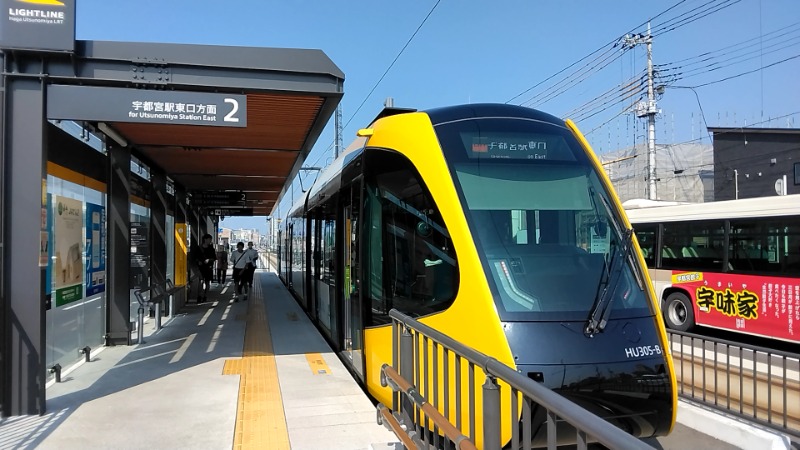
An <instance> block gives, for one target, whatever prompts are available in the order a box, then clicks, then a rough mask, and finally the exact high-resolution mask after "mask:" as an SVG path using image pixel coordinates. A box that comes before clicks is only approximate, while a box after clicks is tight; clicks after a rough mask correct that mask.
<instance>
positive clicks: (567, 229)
mask: <svg viewBox="0 0 800 450" xmlns="http://www.w3.org/2000/svg"><path fill="white" fill-rule="evenodd" d="M437 134H438V136H439V139H440V141H441V142H442V144H443V147H444V148H445V152H447V153H448V154H447V156H448V161H449V162H450V164H451V171H452V173H453V175H454V180H455V185H456V189H457V190H458V191H459V196H460V198H461V201H462V205H463V206H464V210H465V214H466V216H467V221H468V223H469V225H470V228H471V231H472V236H473V238H474V240H475V243H476V248H477V250H478V252H479V255H480V257H481V259H482V263H483V266H484V270H485V273H486V275H487V279H488V281H489V284H490V286H491V287H492V289H493V291H494V297H495V303H496V305H497V308H498V311H499V312H500V314H501V318H502V319H503V320H508V321H513V320H553V321H563V320H576V321H581V320H587V316H588V315H589V314H590V313H592V310H593V309H595V308H596V306H597V305H596V304H597V302H598V299H599V298H601V294H602V291H603V290H604V289H607V290H609V292H608V293H607V295H605V296H602V297H603V298H604V302H605V303H606V304H607V305H610V310H609V313H610V318H611V319H614V318H623V317H626V318H630V317H641V316H645V315H652V311H651V309H650V308H649V306H648V302H647V298H646V294H645V292H644V290H643V288H642V282H641V279H640V277H638V276H637V274H641V271H639V272H635V271H634V270H635V268H634V266H633V264H632V262H633V259H632V258H630V257H629V255H627V254H626V255H624V256H622V258H623V259H624V262H621V263H620V264H616V263H615V264H614V265H615V266H617V269H615V274H614V275H615V276H614V277H610V274H611V264H612V260H613V256H614V255H615V254H618V253H619V252H618V250H619V249H621V248H623V247H622V245H623V240H624V239H625V238H624V235H625V234H624V232H625V231H626V230H624V226H623V224H622V222H621V221H620V219H619V217H617V216H616V213H614V212H613V211H612V209H611V208H610V207H609V205H610V204H611V202H610V201H609V198H608V195H607V193H606V191H605V188H604V186H603V184H602V182H601V181H600V179H599V178H598V176H597V174H596V173H595V171H594V169H593V166H592V165H591V163H590V161H589V159H588V157H587V156H586V154H585V153H584V151H583V149H582V147H580V144H579V143H578V142H577V141H576V140H575V139H574V137H573V136H572V134H571V132H570V131H569V130H567V129H565V128H563V127H562V128H559V127H557V126H554V125H552V124H544V123H541V122H536V121H530V120H500V119H476V120H469V121H459V122H455V123H451V124H447V125H442V126H439V127H438V128H437ZM504 136H507V137H504ZM526 142H527V143H530V144H534V146H535V147H537V150H536V151H535V152H534V153H532V154H528V155H524V157H519V155H518V154H511V156H509V157H505V156H506V154H508V153H510V152H512V151H519V150H510V148H512V144H513V147H515V148H517V149H519V147H520V145H522V144H523V143H526ZM447 143H452V144H453V145H452V146H448V145H447ZM537 143H539V144H537ZM484 145H485V147H484ZM498 146H499V147H500V150H499V152H498V153H495V156H498V157H494V158H493V157H487V156H486V154H487V153H488V154H489V155H491V154H492V152H493V151H496V148H497V147H498ZM528 148H530V147H528ZM503 150H505V153H502V151H503ZM476 153H477V155H476ZM531 155H536V156H534V157H530V156H531ZM459 156H461V157H460V158H459ZM510 160H512V161H510ZM513 160H516V161H513ZM626 253H627V252H626ZM610 279H612V280H613V281H614V286H609V285H608V284H609V280H610Z"/></svg>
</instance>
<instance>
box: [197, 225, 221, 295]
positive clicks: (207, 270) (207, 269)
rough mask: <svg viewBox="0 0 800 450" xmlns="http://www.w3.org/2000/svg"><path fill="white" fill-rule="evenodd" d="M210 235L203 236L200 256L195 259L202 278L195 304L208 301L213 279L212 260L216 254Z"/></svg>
mask: <svg viewBox="0 0 800 450" xmlns="http://www.w3.org/2000/svg"><path fill="white" fill-rule="evenodd" d="M211 239H212V237H211V235H210V234H206V235H204V236H203V244H202V245H201V246H200V256H199V257H198V258H197V265H198V266H199V269H200V275H201V276H202V286H201V288H200V293H199V294H198V297H197V303H200V302H201V301H206V300H208V289H209V287H211V279H212V278H213V277H214V272H213V270H214V269H213V268H214V260H215V259H216V253H214V246H213V245H212V244H211Z"/></svg>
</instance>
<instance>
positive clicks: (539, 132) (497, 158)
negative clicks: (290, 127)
mask: <svg viewBox="0 0 800 450" xmlns="http://www.w3.org/2000/svg"><path fill="white" fill-rule="evenodd" d="M358 136H359V137H358V139H356V141H355V142H354V143H353V144H352V145H351V146H350V147H348V149H347V150H346V151H345V152H343V154H342V155H341V156H340V157H339V158H337V160H336V161H334V163H333V164H332V165H331V166H330V167H329V168H328V169H327V170H326V171H325V172H323V173H321V174H320V176H319V177H318V178H317V180H316V181H315V183H314V185H313V186H312V187H311V188H310V189H309V191H308V192H307V193H306V194H305V195H304V196H303V198H302V199H300V200H299V201H298V202H297V203H296V204H295V206H294V207H293V208H292V209H291V211H290V212H289V214H288V216H287V217H286V218H285V219H284V220H283V223H282V224H281V225H282V230H281V239H280V241H281V243H280V246H281V248H280V251H279V254H280V261H279V275H280V277H281V279H282V280H283V281H284V283H286V284H287V286H289V288H290V289H291V290H292V291H293V293H294V294H295V296H296V297H297V299H298V301H299V302H300V303H301V305H302V306H303V308H305V310H306V311H307V312H308V314H309V316H310V317H311V319H312V320H313V321H314V322H315V324H316V325H317V326H318V327H319V329H320V330H321V331H322V333H323V334H324V335H325V336H326V337H327V338H328V340H329V342H330V343H331V344H332V345H333V347H334V349H335V350H336V351H338V352H339V353H340V355H341V356H342V359H343V360H344V362H345V364H347V365H348V368H349V369H350V370H351V371H352V373H353V374H354V375H355V376H356V377H357V378H358V379H359V380H360V382H362V383H363V385H364V386H365V387H366V388H367V390H368V391H369V393H370V394H371V395H372V396H373V397H375V398H376V399H377V400H379V401H381V402H383V403H385V404H391V392H390V390H389V389H388V388H382V387H381V385H380V378H379V377H380V367H381V365H382V364H383V363H387V362H391V360H392V357H391V339H392V337H391V329H390V328H391V326H390V323H391V320H390V319H389V316H388V313H389V311H390V310H391V309H393V308H395V309H397V310H399V311H401V312H403V313H404V314H407V315H410V316H412V317H416V318H418V319H419V320H421V321H422V322H424V323H425V324H427V325H429V326H431V327H433V328H435V329H437V330H439V331H441V332H443V333H445V334H447V335H449V336H451V337H452V338H454V339H456V340H457V341H460V342H462V343H464V344H465V345H467V346H470V347H472V348H474V349H476V350H478V351H480V352H483V353H486V354H488V355H491V356H492V357H494V358H496V359H497V360H498V361H501V362H503V363H505V364H507V365H509V366H511V367H513V368H516V369H517V370H519V371H520V372H521V373H525V374H528V375H529V376H530V377H531V378H533V379H535V380H537V381H539V382H541V383H543V384H545V385H546V386H547V387H549V388H551V389H553V390H554V391H556V392H558V393H559V394H561V395H563V396H565V397H567V398H569V399H571V400H573V401H575V402H577V403H578V404H580V405H582V406H583V407H585V408H587V409H588V410H590V411H592V412H594V413H596V414H598V415H600V416H602V417H605V418H606V419H607V420H609V421H611V422H612V423H615V424H616V425H617V426H619V427H621V428H623V429H624V430H626V431H628V432H630V433H631V434H634V435H636V436H640V437H648V436H658V435H664V434H667V433H668V432H669V431H670V430H671V428H672V425H673V423H674V421H675V412H676V408H677V405H676V401H677V397H676V389H675V378H674V372H673V368H672V362H671V359H670V358H669V357H668V355H667V352H668V344H667V340H666V333H665V331H664V325H663V321H662V319H661V317H660V314H659V307H658V304H657V301H656V299H655V297H654V295H653V289H652V286H651V283H650V280H649V278H648V275H647V271H646V270H645V265H644V261H643V260H642V259H641V257H640V252H639V247H638V244H637V242H636V239H635V237H634V236H633V233H632V230H631V227H630V224H629V223H628V220H627V219H626V217H625V215H624V212H623V210H622V207H621V206H620V204H619V200H618V199H617V197H616V195H615V193H614V191H613V189H612V187H611V184H610V182H609V181H608V179H607V178H606V176H605V174H604V172H603V170H602V168H601V166H600V163H599V162H598V160H597V158H596V157H595V156H594V153H593V152H592V150H591V149H590V148H589V145H588V143H587V142H586V140H585V139H584V138H583V136H582V135H581V134H580V132H579V131H578V130H577V128H576V127H575V125H574V124H573V123H572V122H570V121H566V122H565V121H564V120H560V119H558V118H556V117H553V116H551V115H548V114H545V113H542V112H540V111H536V110H533V109H528V108H522V107H517V106H511V105H502V104H473V105H462V106H453V107H445V108H439V109H432V110H428V111H420V112H418V111H413V110H401V109H387V110H384V111H383V112H382V113H381V114H380V115H379V116H378V117H377V118H376V119H375V121H373V123H372V124H371V125H370V127H369V128H365V129H362V130H360V131H359V132H358ZM653 386H659V388H658V389H653V388H652V387H653Z"/></svg>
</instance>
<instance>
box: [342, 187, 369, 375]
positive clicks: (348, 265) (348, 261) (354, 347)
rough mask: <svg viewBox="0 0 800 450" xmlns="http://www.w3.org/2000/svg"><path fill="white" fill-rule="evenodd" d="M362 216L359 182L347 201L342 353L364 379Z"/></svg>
mask: <svg viewBox="0 0 800 450" xmlns="http://www.w3.org/2000/svg"><path fill="white" fill-rule="evenodd" d="M360 212H361V180H356V181H355V182H354V183H353V184H352V186H351V189H350V195H349V197H345V199H344V210H343V215H344V227H343V228H344V241H343V243H344V245H343V246H342V248H343V252H342V258H343V260H344V261H343V264H342V267H344V274H343V281H344V283H342V288H343V291H342V302H343V311H342V312H343V314H342V317H343V319H344V330H343V331H344V332H343V337H344V342H343V344H344V345H343V346H342V350H343V353H344V356H345V357H346V358H348V359H349V360H350V361H351V362H352V364H353V368H354V369H355V371H356V372H357V373H358V374H359V375H360V376H361V378H362V379H363V377H364V366H363V362H364V358H363V354H362V353H363V348H364V345H363V329H364V325H363V322H362V319H361V289H360V284H361V283H360V281H361V280H359V278H358V277H359V273H360V271H359V269H360V267H359V260H360V257H359V256H360V255H359V241H360V236H359V234H360V232H359V214H360Z"/></svg>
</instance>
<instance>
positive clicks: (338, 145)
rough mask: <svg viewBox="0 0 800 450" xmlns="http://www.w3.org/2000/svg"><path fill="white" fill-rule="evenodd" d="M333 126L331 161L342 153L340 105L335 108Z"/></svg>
mask: <svg viewBox="0 0 800 450" xmlns="http://www.w3.org/2000/svg"><path fill="white" fill-rule="evenodd" d="M333 126H334V128H336V130H335V131H334V137H333V139H334V142H333V159H334V160H335V159H336V158H338V157H339V153H341V151H342V105H341V104H339V105H337V106H336V113H335V114H334V116H333Z"/></svg>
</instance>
